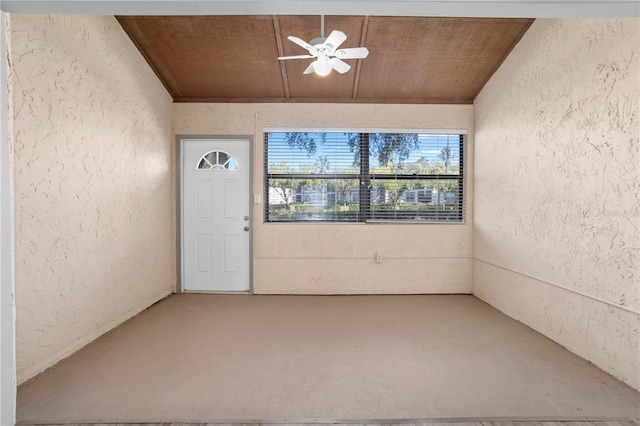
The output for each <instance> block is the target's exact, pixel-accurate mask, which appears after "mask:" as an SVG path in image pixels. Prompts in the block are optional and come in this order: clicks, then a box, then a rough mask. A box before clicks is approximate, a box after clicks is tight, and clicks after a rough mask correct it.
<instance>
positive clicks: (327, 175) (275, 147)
mask: <svg viewBox="0 0 640 426" xmlns="http://www.w3.org/2000/svg"><path fill="white" fill-rule="evenodd" d="M264 140H265V174H266V176H265V193H266V194H267V196H266V200H265V219H266V221H267V222H298V221H332V222H366V221H400V222H417V223H429V222H462V221H463V219H464V208H463V207H464V205H463V158H464V156H463V141H464V137H463V135H461V134H430V133H425V134H422V133H343V132H322V133H320V132H315V133H314V132H269V133H265V135H264Z"/></svg>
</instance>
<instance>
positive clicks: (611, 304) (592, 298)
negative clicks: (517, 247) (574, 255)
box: [473, 256, 640, 316]
mask: <svg viewBox="0 0 640 426" xmlns="http://www.w3.org/2000/svg"><path fill="white" fill-rule="evenodd" d="M473 260H476V261H478V262H482V263H484V264H486V265H490V266H493V267H495V268H499V269H502V270H504V271H508V272H512V273H514V274H518V275H522V276H523V277H527V278H530V279H532V280H536V281H538V282H541V283H543V284H547V285H550V286H552V287H557V288H560V289H562V290H566V291H568V292H570V293H574V294H577V295H579V296H582V297H586V298H587V299H591V300H595V301H596V302H600V303H604V304H605V305H608V306H611V307H613V308H616V309H620V310H622V311H626V312H629V313H631V314H635V315H638V316H640V311H636V310H635V309H632V308H628V307H626V306H622V305H618V304H616V303H613V302H610V301H608V300H605V299H601V298H599V297H596V296H592V295H591V294H588V293H584V292H582V291H579V290H575V289H573V288H569V287H565V286H563V285H560V284H556V283H552V282H549V281H545V280H542V279H540V278H536V277H534V276H531V275H528V274H524V273H522V272H518V271H514V270H513V269H510V268H505V267H504V266H500V265H496V264H495V263H492V262H489V261H487V260H483V259H479V258H478V257H476V256H473Z"/></svg>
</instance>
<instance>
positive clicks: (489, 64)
mask: <svg viewBox="0 0 640 426" xmlns="http://www.w3.org/2000/svg"><path fill="white" fill-rule="evenodd" d="M117 19H118V21H119V22H120V24H121V25H122V27H123V28H124V30H125V31H126V33H127V34H128V35H129V37H130V38H131V39H132V41H133V42H134V44H135V45H136V46H137V47H138V49H139V51H140V52H141V54H142V55H143V56H144V58H145V59H146V60H147V62H148V63H149V65H150V66H151V67H152V68H153V70H154V71H155V73H156V74H157V75H158V77H159V78H160V80H161V81H162V82H163V84H164V85H165V87H166V88H167V90H168V91H169V93H170V94H171V96H172V97H173V99H174V101H175V102H355V103H401V104H402V103H404V104H407V103H443V104H446V103H472V102H473V99H474V98H475V97H476V96H477V95H478V93H479V92H480V90H481V89H482V87H483V86H484V84H485V83H486V82H487V80H488V79H489V78H490V77H491V75H492V74H493V73H494V72H495V70H496V69H497V68H498V67H499V66H500V64H501V63H502V61H503V60H504V59H505V58H506V56H507V55H508V54H509V52H510V51H511V49H512V48H513V47H514V46H515V45H516V44H517V43H518V41H519V40H520V39H521V38H522V36H523V35H524V33H525V32H526V31H527V29H528V28H529V26H530V25H531V23H532V22H533V19H506V18H434V17H381V16H375V17H374V16H325V35H328V34H329V33H330V32H331V31H332V30H334V29H336V30H340V31H342V32H344V33H345V34H346V35H347V41H345V42H344V43H343V44H342V46H340V47H343V48H346V47H358V46H366V47H367V48H368V49H369V51H370V53H369V56H368V57H367V58H366V59H361V60H347V61H346V62H347V63H349V64H350V65H351V66H352V68H351V70H350V71H349V72H347V73H345V74H339V73H337V72H335V71H334V72H331V73H330V74H329V75H328V76H326V77H319V76H317V75H315V74H309V75H304V74H303V71H304V69H305V68H306V67H307V66H308V65H309V63H311V61H312V60H311V59H297V60H287V61H279V60H278V59H277V57H278V56H282V55H301V54H306V53H307V52H306V51H305V50H304V49H303V48H301V47H299V46H298V45H296V44H294V43H292V42H291V41H289V40H288V39H287V36H289V35H295V36H297V37H300V38H301V39H303V40H305V41H310V40H311V39H314V38H316V37H319V36H320V34H321V24H320V17H319V16H282V15H280V16H238V15H234V16H118V17H117Z"/></svg>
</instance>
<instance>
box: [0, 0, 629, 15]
mask: <svg viewBox="0 0 640 426" xmlns="http://www.w3.org/2000/svg"><path fill="white" fill-rule="evenodd" d="M0 7H1V8H2V10H4V11H5V12H11V13H58V14H94V15H369V16H450V17H496V18H518V17H520V18H616V17H638V16H640V8H639V7H638V3H637V1H636V0H345V1H340V0H278V1H265V0H182V1H179V0H125V1H119V0H3V1H2V2H1V3H0Z"/></svg>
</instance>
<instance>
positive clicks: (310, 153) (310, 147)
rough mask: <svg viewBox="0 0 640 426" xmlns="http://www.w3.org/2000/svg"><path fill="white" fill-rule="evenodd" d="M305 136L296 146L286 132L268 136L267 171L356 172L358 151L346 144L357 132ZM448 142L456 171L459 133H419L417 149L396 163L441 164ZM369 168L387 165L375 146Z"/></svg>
mask: <svg viewBox="0 0 640 426" xmlns="http://www.w3.org/2000/svg"><path fill="white" fill-rule="evenodd" d="M305 135H306V140H305V144H304V145H302V144H299V145H296V144H292V143H290V139H288V138H287V133H285V132H273V133H269V147H268V150H269V153H268V158H269V168H271V167H272V166H278V165H283V164H286V165H287V166H288V167H289V168H291V171H296V172H298V171H306V172H320V173H327V174H331V173H358V171H357V170H358V167H359V166H358V157H359V151H358V149H357V148H356V147H355V145H356V144H355V143H354V142H353V141H352V142H351V143H350V142H349V139H350V136H352V137H353V136H356V137H357V135H358V134H357V133H343V132H328V133H320V132H315V133H314V132H308V133H305ZM447 142H448V146H449V149H450V154H449V161H450V166H451V167H452V168H456V169H457V168H458V167H459V161H460V148H459V135H458V134H426V133H425V134H419V135H418V144H417V146H414V147H412V149H411V150H410V152H409V155H408V156H406V158H403V159H400V161H399V162H400V163H401V164H402V165H405V166H406V165H409V164H416V163H422V164H431V165H433V164H443V163H444V160H443V158H442V156H443V149H445V148H446V147H447ZM396 154H397V153H396ZM394 157H396V161H395V162H396V163H397V162H398V160H397V155H394V154H392V155H391V158H392V161H393V159H394ZM320 158H323V159H326V161H324V163H323V164H322V165H320V164H319V159H320ZM369 165H370V167H371V168H372V169H375V168H378V167H384V166H388V165H389V164H380V162H379V159H378V155H377V153H376V152H375V147H372V148H371V149H370V153H369ZM395 165H398V164H395ZM319 168H321V169H322V170H318V169H319Z"/></svg>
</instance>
